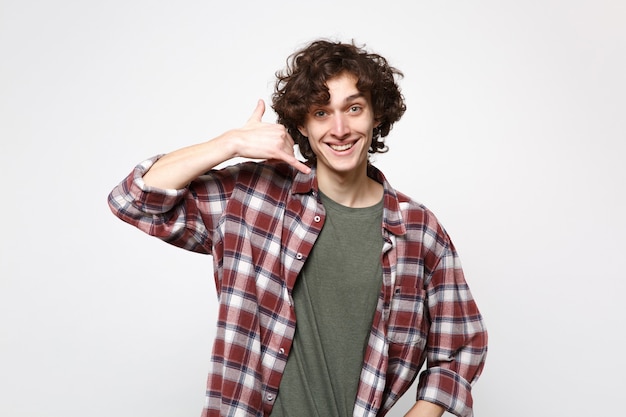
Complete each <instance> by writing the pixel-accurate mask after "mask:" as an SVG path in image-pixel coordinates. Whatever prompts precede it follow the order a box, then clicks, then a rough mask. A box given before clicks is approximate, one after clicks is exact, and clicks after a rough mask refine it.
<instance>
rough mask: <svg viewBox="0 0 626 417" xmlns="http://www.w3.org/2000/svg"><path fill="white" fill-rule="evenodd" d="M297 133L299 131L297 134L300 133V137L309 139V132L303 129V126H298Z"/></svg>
mask: <svg viewBox="0 0 626 417" xmlns="http://www.w3.org/2000/svg"><path fill="white" fill-rule="evenodd" d="M298 131H299V132H300V134H301V135H302V136H304V137H305V138H308V137H309V131H308V130H306V129H305V128H304V126H298Z"/></svg>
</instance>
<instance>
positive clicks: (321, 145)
mask: <svg viewBox="0 0 626 417" xmlns="http://www.w3.org/2000/svg"><path fill="white" fill-rule="evenodd" d="M356 81H357V79H356V77H355V76H354V75H352V74H349V73H343V74H341V75H338V76H337V77H335V78H331V79H330V80H328V81H327V83H326V85H327V86H328V90H329V93H330V101H329V102H328V103H326V104H322V105H315V104H314V105H313V106H312V107H311V109H310V110H309V113H308V114H307V117H306V120H305V122H304V125H303V126H301V127H300V133H302V134H303V135H304V136H306V137H308V139H309V143H310V145H311V149H312V150H313V152H314V153H315V155H316V156H317V170H318V174H319V175H326V174H331V175H340V176H350V175H354V174H356V175H366V166H367V156H368V149H369V147H370V144H371V142H372V135H373V133H372V131H373V129H374V127H375V126H376V121H375V120H374V113H373V109H372V104H371V99H370V96H369V94H363V93H361V92H360V91H359V90H358V89H357V88H356Z"/></svg>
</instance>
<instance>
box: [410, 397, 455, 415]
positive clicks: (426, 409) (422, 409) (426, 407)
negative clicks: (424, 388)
mask: <svg viewBox="0 0 626 417" xmlns="http://www.w3.org/2000/svg"><path fill="white" fill-rule="evenodd" d="M444 411H446V410H444V408H443V407H441V406H438V405H437V404H433V403H430V402H428V401H423V400H420V401H418V402H416V403H415V405H414V406H413V407H412V408H411V409H410V410H409V412H408V413H406V414H405V415H404V417H441V416H442V415H443V413H444Z"/></svg>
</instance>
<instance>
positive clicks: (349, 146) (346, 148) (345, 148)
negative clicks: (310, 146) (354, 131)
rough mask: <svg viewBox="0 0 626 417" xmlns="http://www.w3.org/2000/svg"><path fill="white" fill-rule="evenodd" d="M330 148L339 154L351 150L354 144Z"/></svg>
mask: <svg viewBox="0 0 626 417" xmlns="http://www.w3.org/2000/svg"><path fill="white" fill-rule="evenodd" d="M328 146H330V147H331V149H332V150H334V151H337V152H342V151H347V150H348V149H350V148H351V147H352V146H354V143H345V144H342V145H331V144H329V145H328Z"/></svg>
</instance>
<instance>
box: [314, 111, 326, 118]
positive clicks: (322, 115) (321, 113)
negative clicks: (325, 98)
mask: <svg viewBox="0 0 626 417" xmlns="http://www.w3.org/2000/svg"><path fill="white" fill-rule="evenodd" d="M313 114H314V115H315V117H324V116H325V115H326V112H325V111H323V110H318V111H316V112H315V113H313Z"/></svg>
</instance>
